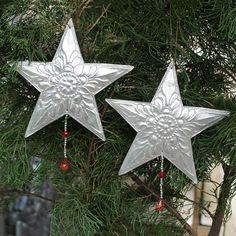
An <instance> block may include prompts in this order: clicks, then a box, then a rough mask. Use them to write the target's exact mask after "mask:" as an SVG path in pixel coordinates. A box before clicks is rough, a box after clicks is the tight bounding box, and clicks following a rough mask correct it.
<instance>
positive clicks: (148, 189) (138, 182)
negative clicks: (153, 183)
mask: <svg viewBox="0 0 236 236" xmlns="http://www.w3.org/2000/svg"><path fill="white" fill-rule="evenodd" d="M131 178H132V180H133V181H134V182H135V183H136V184H138V185H139V186H141V187H143V189H144V190H145V191H146V192H148V193H150V194H151V195H152V196H153V197H154V198H155V199H156V200H159V199H160V197H159V195H158V194H156V193H155V191H154V190H152V189H151V188H150V187H149V186H148V185H147V184H145V183H144V182H143V181H142V180H141V179H140V178H139V177H138V176H136V175H135V174H133V173H132V174H131ZM164 203H165V206H166V209H167V210H168V211H169V212H171V213H172V214H173V215H174V216H175V217H176V218H177V219H178V221H179V222H180V223H181V224H182V225H183V227H184V229H185V230H186V231H187V232H188V233H189V234H190V235H193V236H197V233H196V232H194V230H193V229H192V227H191V226H190V225H189V224H188V223H187V222H186V221H185V219H184V218H183V217H182V216H181V214H180V213H179V212H178V211H177V210H176V209H174V208H173V207H172V206H171V204H170V203H169V202H168V201H167V200H164Z"/></svg>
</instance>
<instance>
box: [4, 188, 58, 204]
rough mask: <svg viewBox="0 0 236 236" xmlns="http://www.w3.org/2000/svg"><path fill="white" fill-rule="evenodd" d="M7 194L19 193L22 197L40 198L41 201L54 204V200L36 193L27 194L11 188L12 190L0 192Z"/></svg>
mask: <svg viewBox="0 0 236 236" xmlns="http://www.w3.org/2000/svg"><path fill="white" fill-rule="evenodd" d="M7 193H19V194H22V195H29V196H33V197H37V198H41V199H43V200H46V201H49V202H54V199H51V198H47V197H44V196H42V195H40V194H38V193H32V192H27V191H24V190H21V189H15V188H13V189H1V190H0V194H7Z"/></svg>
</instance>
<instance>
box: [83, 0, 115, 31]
mask: <svg viewBox="0 0 236 236" xmlns="http://www.w3.org/2000/svg"><path fill="white" fill-rule="evenodd" d="M110 5H111V3H109V4H108V5H107V7H106V8H104V9H103V11H102V14H101V15H100V16H99V17H98V18H97V20H96V21H95V22H94V23H93V24H92V25H91V26H90V27H89V28H88V30H87V32H86V34H89V33H90V31H91V30H92V29H93V28H94V27H95V26H96V25H97V24H98V22H99V21H100V20H101V19H102V17H103V16H104V14H105V13H106V12H107V10H108V8H109V7H110Z"/></svg>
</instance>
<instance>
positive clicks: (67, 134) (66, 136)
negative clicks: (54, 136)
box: [62, 131, 70, 138]
mask: <svg viewBox="0 0 236 236" xmlns="http://www.w3.org/2000/svg"><path fill="white" fill-rule="evenodd" d="M69 135H70V133H69V132H68V131H64V132H63V135H62V136H63V138H68V137H69Z"/></svg>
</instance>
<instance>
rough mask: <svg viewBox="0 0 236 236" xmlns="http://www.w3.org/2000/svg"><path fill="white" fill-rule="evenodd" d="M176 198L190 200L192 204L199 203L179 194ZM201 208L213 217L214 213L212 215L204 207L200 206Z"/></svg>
mask: <svg viewBox="0 0 236 236" xmlns="http://www.w3.org/2000/svg"><path fill="white" fill-rule="evenodd" d="M177 198H180V199H183V200H185V201H188V202H192V203H193V204H194V205H199V203H197V202H196V201H194V200H192V199H189V198H187V197H186V196H183V195H179V196H177ZM201 208H202V209H203V210H204V211H205V212H207V213H208V215H209V216H210V217H211V218H213V217H214V215H213V214H212V213H211V212H210V211H209V210H208V209H207V208H206V207H204V206H202V207H201Z"/></svg>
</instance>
